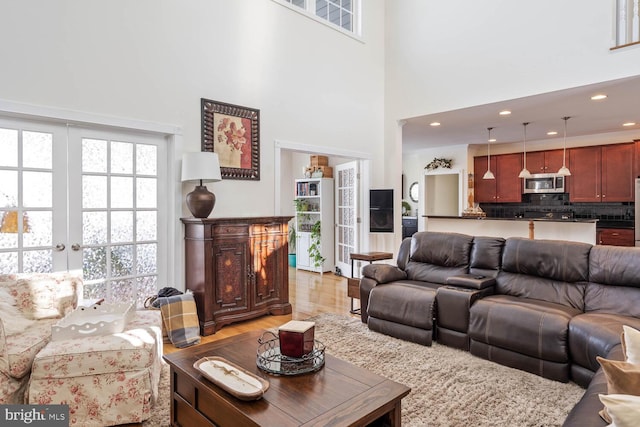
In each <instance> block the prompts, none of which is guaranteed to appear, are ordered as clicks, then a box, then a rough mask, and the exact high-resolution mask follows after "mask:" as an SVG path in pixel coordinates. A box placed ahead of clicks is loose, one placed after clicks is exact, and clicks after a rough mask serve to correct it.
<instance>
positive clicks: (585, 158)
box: [568, 143, 635, 202]
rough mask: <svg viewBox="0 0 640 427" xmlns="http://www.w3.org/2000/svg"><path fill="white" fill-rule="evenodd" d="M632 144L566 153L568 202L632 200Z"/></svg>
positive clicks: (586, 148) (573, 150)
mask: <svg viewBox="0 0 640 427" xmlns="http://www.w3.org/2000/svg"><path fill="white" fill-rule="evenodd" d="M634 154H635V147H634V144H633V143H628V144H612V145H602V146H593V147H578V148H572V149H570V150H569V163H568V165H569V169H570V170H571V180H570V183H569V199H570V200H571V201H572V202H631V201H633V200H634V181H633V169H634V165H633V163H634V160H633V159H634Z"/></svg>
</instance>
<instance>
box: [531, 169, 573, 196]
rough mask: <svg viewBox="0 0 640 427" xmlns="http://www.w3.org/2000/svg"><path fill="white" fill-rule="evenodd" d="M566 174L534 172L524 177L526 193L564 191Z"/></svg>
mask: <svg viewBox="0 0 640 427" xmlns="http://www.w3.org/2000/svg"><path fill="white" fill-rule="evenodd" d="M564 184H565V179H564V176H562V175H558V174H555V173H534V174H532V175H531V178H524V192H525V193H564V192H565V187H564Z"/></svg>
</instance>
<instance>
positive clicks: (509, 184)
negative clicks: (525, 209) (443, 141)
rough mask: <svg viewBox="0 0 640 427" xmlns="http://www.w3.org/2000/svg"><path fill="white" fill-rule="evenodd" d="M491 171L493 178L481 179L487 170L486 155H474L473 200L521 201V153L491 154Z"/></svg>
mask: <svg viewBox="0 0 640 427" xmlns="http://www.w3.org/2000/svg"><path fill="white" fill-rule="evenodd" d="M490 162H491V163H490V166H491V172H493V174H494V175H495V177H496V178H495V179H482V176H483V175H484V174H485V172H486V171H487V156H479V157H474V159H473V170H474V201H475V202H476V203H503V202H504V203H507V202H520V201H522V180H521V179H520V178H518V174H519V173H520V171H521V170H522V154H520V153H514V154H499V155H497V156H491V160H490Z"/></svg>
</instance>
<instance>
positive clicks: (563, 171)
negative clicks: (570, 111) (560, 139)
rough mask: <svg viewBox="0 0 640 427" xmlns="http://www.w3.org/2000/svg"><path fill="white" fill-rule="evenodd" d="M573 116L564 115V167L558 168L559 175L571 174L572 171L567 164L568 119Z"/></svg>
mask: <svg viewBox="0 0 640 427" xmlns="http://www.w3.org/2000/svg"><path fill="white" fill-rule="evenodd" d="M570 118H571V117H563V118H562V120H564V149H563V150H564V151H563V152H562V167H561V168H560V169H559V170H558V175H562V176H569V175H571V171H570V170H569V168H568V167H567V166H566V161H567V120H569V119H570Z"/></svg>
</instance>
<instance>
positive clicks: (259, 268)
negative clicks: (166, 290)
mask: <svg viewBox="0 0 640 427" xmlns="http://www.w3.org/2000/svg"><path fill="white" fill-rule="evenodd" d="M290 219H291V217H290V216H275V217H247V218H243V217H240V218H205V219H199V218H182V219H181V221H182V223H183V224H184V240H185V242H184V244H185V287H186V289H189V290H191V291H192V292H193V294H194V298H195V301H196V306H197V309H198V318H199V320H200V333H201V334H202V335H211V334H214V333H216V331H218V330H219V329H220V328H221V327H222V326H224V325H226V324H229V323H233V322H238V321H242V320H246V319H251V318H255V317H259V316H262V315H265V314H274V315H283V314H289V313H291V304H290V303H289V269H288V261H287V255H288V254H287V253H288V222H289V220H290Z"/></svg>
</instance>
